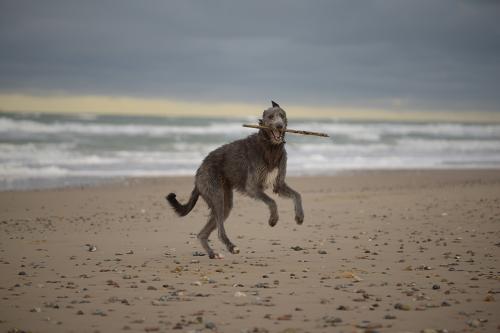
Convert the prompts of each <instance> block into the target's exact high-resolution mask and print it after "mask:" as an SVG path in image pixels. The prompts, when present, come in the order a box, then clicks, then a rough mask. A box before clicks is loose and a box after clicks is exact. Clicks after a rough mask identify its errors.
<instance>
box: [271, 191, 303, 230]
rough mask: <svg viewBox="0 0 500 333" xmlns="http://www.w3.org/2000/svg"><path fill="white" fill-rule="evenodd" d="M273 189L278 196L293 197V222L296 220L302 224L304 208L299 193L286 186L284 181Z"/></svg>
mask: <svg viewBox="0 0 500 333" xmlns="http://www.w3.org/2000/svg"><path fill="white" fill-rule="evenodd" d="M274 191H275V192H276V193H278V194H279V195H280V196H283V197H285V198H292V199H293V205H294V207H295V222H297V224H302V222H304V210H303V209H302V197H301V196H300V194H299V193H298V192H297V191H295V190H294V189H292V188H291V187H290V186H288V184H287V183H285V182H282V183H280V184H277V185H276V187H275V188H274Z"/></svg>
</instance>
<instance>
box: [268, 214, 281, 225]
mask: <svg viewBox="0 0 500 333" xmlns="http://www.w3.org/2000/svg"><path fill="white" fill-rule="evenodd" d="M278 219H279V217H278V216H271V217H270V218H269V225H270V226H271V227H274V226H275V225H276V223H278Z"/></svg>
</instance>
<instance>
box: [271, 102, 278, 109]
mask: <svg viewBox="0 0 500 333" xmlns="http://www.w3.org/2000/svg"><path fill="white" fill-rule="evenodd" d="M271 105H272V106H273V108H279V107H280V106H279V105H278V103H276V102H275V101H271Z"/></svg>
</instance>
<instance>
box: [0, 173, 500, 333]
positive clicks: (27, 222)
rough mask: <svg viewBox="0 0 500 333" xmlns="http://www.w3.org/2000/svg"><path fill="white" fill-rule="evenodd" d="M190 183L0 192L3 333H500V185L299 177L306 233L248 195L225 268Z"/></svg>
mask: <svg viewBox="0 0 500 333" xmlns="http://www.w3.org/2000/svg"><path fill="white" fill-rule="evenodd" d="M192 182H193V179H192V177H183V178H149V179H129V180H125V181H121V182H118V183H113V184H106V185H100V186H90V187H73V188H64V189H53V190H33V191H7V192H0V229H1V233H0V235H1V236H0V267H1V274H0V331H2V332H23V331H25V332H29V331H31V332H122V331H125V332H126V331H131V332H172V331H175V332H255V333H258V332H260V333H262V332H286V333H293V332H297V333H298V332H427V333H431V332H439V331H441V332H499V331H500V316H499V314H500V305H499V304H500V295H499V293H500V263H499V258H500V171H498V170H468V171H457V170H455V171H447V170H440V171H365V172H343V173H339V174H337V175H334V176H329V177H297V178H292V177H290V178H289V180H288V183H289V184H290V185H291V186H292V187H294V188H295V189H297V190H298V191H299V192H300V193H301V194H302V197H303V201H304V209H305V215H306V216H305V222H304V224H303V225H302V226H298V225H296V224H295V222H294V219H293V206H292V202H291V201H289V200H285V199H281V198H276V200H277V202H278V206H279V214H280V220H279V222H278V224H277V225H276V226H275V227H274V228H271V227H269V226H268V224H267V218H268V211H267V209H266V206H265V205H264V204H263V203H261V202H256V201H253V200H251V199H249V198H246V197H243V196H241V195H236V196H235V207H234V209H233V211H232V213H231V215H230V217H229V219H228V221H227V222H226V230H227V232H228V236H229V237H230V238H231V240H232V241H233V242H234V243H235V244H236V245H237V246H238V247H239V248H240V249H241V253H240V254H238V255H232V254H229V253H228V252H227V251H226V250H225V249H224V248H223V246H222V244H221V243H220V242H219V240H218V239H217V237H216V235H215V234H213V235H212V237H211V239H212V243H211V244H212V245H213V247H214V248H215V249H216V250H217V251H219V252H220V253H222V254H224V255H225V258H224V259H223V260H210V259H208V257H207V256H199V255H198V254H199V253H200V252H201V251H202V249H201V246H200V245H199V243H198V241H197V239H196V234H197V233H198V232H199V230H200V229H201V228H202V226H203V225H204V223H205V221H206V218H207V213H208V209H207V207H206V205H205V203H204V202H203V201H202V200H200V201H199V202H198V204H197V206H196V207H195V209H194V210H193V212H191V214H189V215H188V216H186V217H184V218H179V217H177V216H176V215H175V214H174V213H173V211H172V210H171V209H170V207H168V206H167V204H166V202H165V200H164V197H165V195H166V194H167V193H168V192H171V191H173V192H176V193H177V195H178V197H179V199H180V200H182V201H185V200H186V198H187V197H188V195H189V193H190V191H191V188H192ZM273 197H275V196H274V195H273Z"/></svg>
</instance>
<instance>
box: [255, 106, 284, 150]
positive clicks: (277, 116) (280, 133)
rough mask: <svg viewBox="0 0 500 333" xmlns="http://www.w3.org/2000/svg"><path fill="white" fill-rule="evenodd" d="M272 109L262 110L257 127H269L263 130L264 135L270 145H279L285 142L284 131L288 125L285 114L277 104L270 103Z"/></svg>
mask: <svg viewBox="0 0 500 333" xmlns="http://www.w3.org/2000/svg"><path fill="white" fill-rule="evenodd" d="M271 103H272V107H270V108H269V109H267V110H264V113H263V114H262V119H259V125H261V126H266V127H269V129H264V130H262V131H264V133H265V134H266V136H267V137H268V138H269V140H270V141H271V143H272V144H275V145H279V144H282V143H284V142H285V130H286V127H287V125H288V120H287V119H286V112H285V110H283V109H282V108H281V107H280V106H279V105H278V103H276V102H274V101H271Z"/></svg>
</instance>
